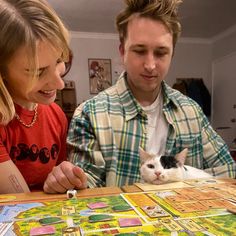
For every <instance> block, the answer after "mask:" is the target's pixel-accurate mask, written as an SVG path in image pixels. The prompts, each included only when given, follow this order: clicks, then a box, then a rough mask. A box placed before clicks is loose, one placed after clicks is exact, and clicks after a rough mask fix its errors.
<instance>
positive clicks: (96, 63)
mask: <svg viewBox="0 0 236 236" xmlns="http://www.w3.org/2000/svg"><path fill="white" fill-rule="evenodd" d="M88 72H89V88H90V94H98V93H99V92H101V91H103V90H105V89H107V88H109V87H110V86H111V85H112V73H111V59H101V58H89V59H88Z"/></svg>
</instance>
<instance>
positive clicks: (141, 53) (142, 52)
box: [133, 50, 145, 55]
mask: <svg viewBox="0 0 236 236" xmlns="http://www.w3.org/2000/svg"><path fill="white" fill-rule="evenodd" d="M133 51H134V52H135V53H137V54H139V55H143V54H145V51H144V50H133Z"/></svg>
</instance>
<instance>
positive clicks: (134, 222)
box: [118, 218, 142, 227]
mask: <svg viewBox="0 0 236 236" xmlns="http://www.w3.org/2000/svg"><path fill="white" fill-rule="evenodd" d="M118 222H119V225H120V227H130V226H140V225H142V222H141V220H140V219H139V218H120V219H118Z"/></svg>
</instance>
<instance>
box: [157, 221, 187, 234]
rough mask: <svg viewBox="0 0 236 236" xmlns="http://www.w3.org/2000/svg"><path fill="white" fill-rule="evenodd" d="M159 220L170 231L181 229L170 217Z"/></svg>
mask: <svg viewBox="0 0 236 236" xmlns="http://www.w3.org/2000/svg"><path fill="white" fill-rule="evenodd" d="M159 222H160V223H161V224H162V225H164V226H165V227H166V228H167V229H168V230H170V231H180V230H183V228H182V227H181V225H179V224H178V223H177V222H175V221H174V220H172V219H163V220H159Z"/></svg>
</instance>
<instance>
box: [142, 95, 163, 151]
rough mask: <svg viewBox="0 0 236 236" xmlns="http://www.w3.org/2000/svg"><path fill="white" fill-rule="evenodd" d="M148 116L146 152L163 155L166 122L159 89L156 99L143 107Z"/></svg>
mask: <svg viewBox="0 0 236 236" xmlns="http://www.w3.org/2000/svg"><path fill="white" fill-rule="evenodd" d="M142 108H143V110H144V111H145V112H146V114H147V117H148V125H147V138H148V139H147V146H146V151H147V152H148V153H152V154H157V155H164V153H165V146H166V140H167V134H168V123H167V121H166V119H165V117H164V114H163V111H162V108H163V96H162V92H161V91H160V93H159V95H158V96H157V98H156V100H155V101H154V102H153V103H152V104H151V105H149V106H145V107H143V106H142Z"/></svg>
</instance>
